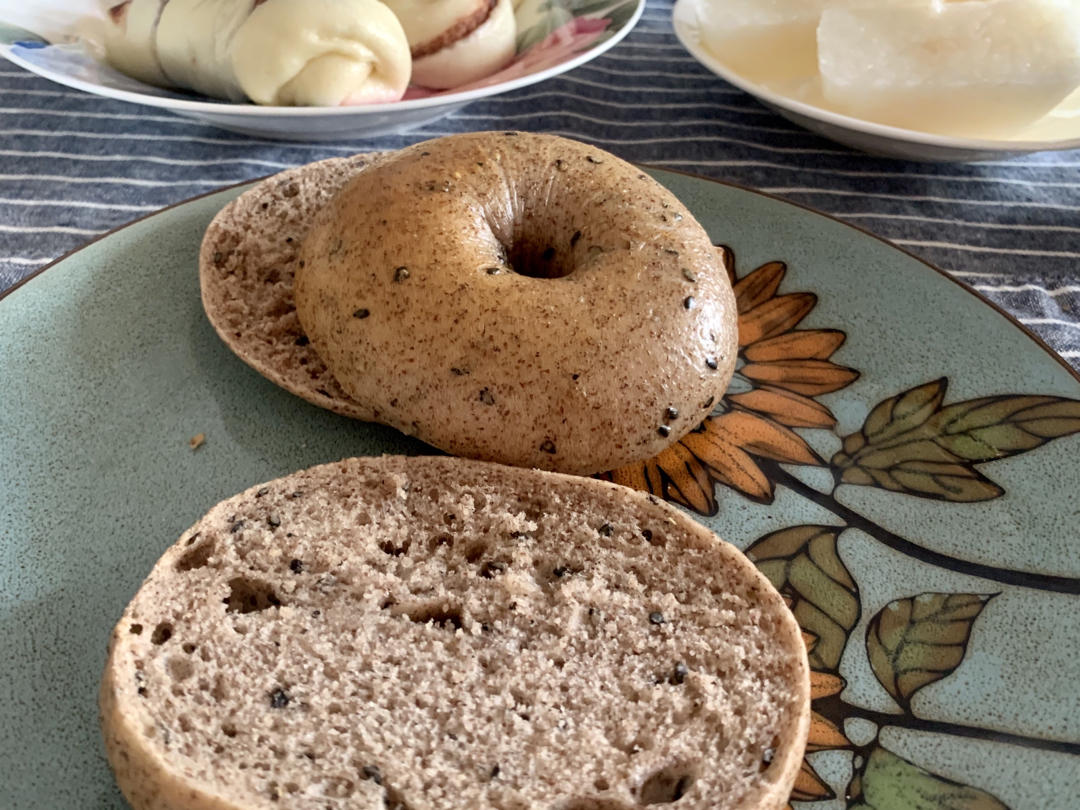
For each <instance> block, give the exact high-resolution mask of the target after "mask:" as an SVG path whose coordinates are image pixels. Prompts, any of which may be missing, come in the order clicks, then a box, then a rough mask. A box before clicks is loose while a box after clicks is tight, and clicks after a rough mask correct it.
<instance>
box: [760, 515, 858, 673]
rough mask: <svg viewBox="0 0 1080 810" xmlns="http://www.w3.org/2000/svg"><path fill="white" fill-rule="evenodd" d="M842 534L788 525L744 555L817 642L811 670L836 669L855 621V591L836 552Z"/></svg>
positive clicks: (834, 529)
mask: <svg viewBox="0 0 1080 810" xmlns="http://www.w3.org/2000/svg"><path fill="white" fill-rule="evenodd" d="M840 531H841V529H839V528H837V527H835V526H793V527H791V528H788V529H781V530H780V531H777V532H773V533H771V534H767V535H765V536H764V537H762V538H760V539H759V540H757V541H756V542H755V543H754V544H753V545H751V546H750V548H748V549H747V550H746V555H747V556H748V557H749V558H750V559H751V561H753V562H754V563H755V564H756V565H757V567H758V569H759V570H760V571H761V573H763V574H764V575H765V576H766V577H768V578H769V580H770V581H771V582H772V584H773V586H774V587H775V588H776V589H777V590H778V591H780V592H781V593H782V594H784V595H785V596H787V597H788V598H790V599H791V610H792V612H793V613H794V614H795V618H796V619H798V621H799V625H800V626H801V627H802V628H803V630H805V631H807V632H809V633H812V634H813V636H814V637H815V639H816V641H815V643H814V646H813V649H811V650H810V652H809V656H810V666H811V667H813V668H814V669H816V670H835V669H836V668H837V666H838V665H839V663H840V656H841V655H843V652H844V646H845V645H846V644H847V638H848V633H850V632H851V629H852V628H853V627H854V626H855V624H856V623H857V622H858V621H859V589H858V586H857V585H856V584H855V580H853V579H852V578H851V574H850V573H849V572H848V569H847V567H846V566H845V565H844V563H843V561H842V560H841V559H840V555H839V554H838V553H837V551H836V539H837V537H838V535H839V533H840Z"/></svg>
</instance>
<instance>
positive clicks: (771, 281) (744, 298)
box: [732, 262, 787, 314]
mask: <svg viewBox="0 0 1080 810" xmlns="http://www.w3.org/2000/svg"><path fill="white" fill-rule="evenodd" d="M786 272H787V265H786V264H784V263H783V262H769V263H768V264H763V265H761V267H759V268H758V269H757V270H754V271H752V272H750V273H747V274H746V275H745V276H744V277H743V278H741V279H739V281H737V282H736V281H734V279H733V280H732V283H733V284H734V285H735V286H734V289H735V306H736V309H737V310H738V312H739V313H740V314H742V313H743V312H749V311H750V310H752V309H753V308H754V307H756V306H758V305H759V304H764V303H765V302H766V301H768V300H769V299H770V298H772V297H773V296H774V295H776V291H777V289H779V287H780V282H781V281H783V279H784V273H786Z"/></svg>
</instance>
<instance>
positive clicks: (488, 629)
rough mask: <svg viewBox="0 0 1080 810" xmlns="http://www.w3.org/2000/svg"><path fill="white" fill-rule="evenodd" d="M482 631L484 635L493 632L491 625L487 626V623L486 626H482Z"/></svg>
mask: <svg viewBox="0 0 1080 810" xmlns="http://www.w3.org/2000/svg"><path fill="white" fill-rule="evenodd" d="M480 630H481V631H483V632H484V633H490V632H491V625H490V624H487V623H486V622H485V623H484V624H481V625H480Z"/></svg>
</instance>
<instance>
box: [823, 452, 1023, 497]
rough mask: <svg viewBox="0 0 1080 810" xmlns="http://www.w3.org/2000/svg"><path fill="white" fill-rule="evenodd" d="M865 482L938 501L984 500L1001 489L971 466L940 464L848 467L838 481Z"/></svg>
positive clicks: (995, 494)
mask: <svg viewBox="0 0 1080 810" xmlns="http://www.w3.org/2000/svg"><path fill="white" fill-rule="evenodd" d="M866 479H869V480H870V481H872V482H873V485H874V486H877V487H880V488H882V489H888V490H892V491H893V492H906V493H909V494H912V495H919V496H921V497H923V498H934V499H935V500H940V501H956V502H960V503H969V502H972V501H988V500H992V499H993V498H996V497H998V496H999V495H1001V494H1002V493H1003V492H1004V490H1003V489H1002V488H1001V487H999V486H998V485H997V484H995V483H994V482H993V481H991V480H990V479H989V478H987V477H986V476H984V475H982V474H981V473H979V472H978V471H977V470H975V469H974V468H972V467H965V466H964V465H963V464H952V463H948V462H940V461H919V460H911V461H903V462H901V463H899V464H896V465H895V466H893V467H891V468H890V469H875V468H873V467H868V468H865V469H860V468H858V467H852V468H851V469H850V470H845V471H844V474H843V475H842V476H841V477H840V480H841V481H843V482H844V483H845V484H856V483H861V482H863V481H864V480H866Z"/></svg>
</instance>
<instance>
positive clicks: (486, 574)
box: [480, 560, 506, 579]
mask: <svg viewBox="0 0 1080 810" xmlns="http://www.w3.org/2000/svg"><path fill="white" fill-rule="evenodd" d="M505 570H506V563H503V562H498V561H497V560H488V561H487V562H486V563H484V564H483V565H482V566H480V576H482V577H483V578H484V579H494V578H495V577H497V576H498V575H499V574H501V573H503V572H504V571H505Z"/></svg>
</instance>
